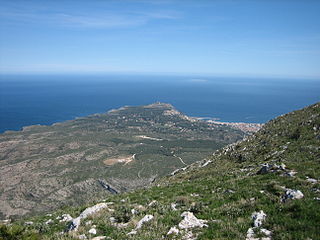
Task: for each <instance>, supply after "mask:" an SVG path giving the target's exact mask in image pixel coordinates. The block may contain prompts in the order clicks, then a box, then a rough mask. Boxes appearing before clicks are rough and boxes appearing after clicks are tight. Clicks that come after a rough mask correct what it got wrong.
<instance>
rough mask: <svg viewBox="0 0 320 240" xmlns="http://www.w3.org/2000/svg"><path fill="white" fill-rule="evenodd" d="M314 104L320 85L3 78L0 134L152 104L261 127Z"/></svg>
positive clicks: (84, 77) (268, 81)
mask: <svg viewBox="0 0 320 240" xmlns="http://www.w3.org/2000/svg"><path fill="white" fill-rule="evenodd" d="M318 101H320V79H318V80H317V79H280V78H254V77H250V78H248V77H247V78H245V77H238V78H237V77H206V76H194V75H192V76H188V75H185V76H182V75H179V76H167V75H137V74H109V75H70V74H69V75H59V74H55V75H40V74H37V75H31V74H29V75H4V74H2V75H0V133H2V132H5V131H7V130H21V129H22V127H23V126H29V125H36V124H41V125H50V124H53V123H56V122H61V121H65V120H71V119H75V118H76V117H82V116H87V115H90V114H94V113H103V112H106V111H108V110H111V109H115V108H119V107H122V106H125V105H129V106H130V105H146V104H150V103H154V102H165V103H170V104H172V105H173V106H174V107H175V108H177V109H178V110H179V111H181V112H183V113H185V114H186V115H188V116H193V117H203V118H211V119H215V120H220V121H224V122H247V123H251V122H252V123H265V122H267V121H269V120H270V119H272V118H274V117H276V116H279V115H282V114H284V113H287V112H290V111H293V110H296V109H300V108H303V107H305V106H307V105H310V104H313V103H316V102H318Z"/></svg>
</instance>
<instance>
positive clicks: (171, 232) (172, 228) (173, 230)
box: [167, 227, 179, 235]
mask: <svg viewBox="0 0 320 240" xmlns="http://www.w3.org/2000/svg"><path fill="white" fill-rule="evenodd" d="M171 234H179V229H178V228H176V227H171V228H170V230H169V231H168V233H167V235H171Z"/></svg>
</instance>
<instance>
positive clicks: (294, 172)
mask: <svg viewBox="0 0 320 240" xmlns="http://www.w3.org/2000/svg"><path fill="white" fill-rule="evenodd" d="M284 174H285V175H287V176H289V177H294V175H296V174H297V172H296V171H294V170H290V171H287V172H285V173H284Z"/></svg>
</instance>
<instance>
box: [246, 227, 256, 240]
mask: <svg viewBox="0 0 320 240" xmlns="http://www.w3.org/2000/svg"><path fill="white" fill-rule="evenodd" d="M253 239H255V233H254V231H253V228H249V229H248V231H247V236H246V240H253Z"/></svg>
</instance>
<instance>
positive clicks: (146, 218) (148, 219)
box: [128, 215, 153, 235]
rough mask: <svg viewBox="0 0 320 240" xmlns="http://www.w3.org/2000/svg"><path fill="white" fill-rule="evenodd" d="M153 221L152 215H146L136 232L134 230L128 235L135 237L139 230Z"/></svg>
mask: <svg viewBox="0 0 320 240" xmlns="http://www.w3.org/2000/svg"><path fill="white" fill-rule="evenodd" d="M152 219H153V216H152V215H146V216H144V217H143V218H142V219H141V220H140V221H139V222H138V224H137V226H136V228H135V229H134V230H132V231H131V232H129V233H128V235H135V234H137V230H139V229H140V228H141V227H142V225H143V224H145V223H146V222H149V221H151V220H152Z"/></svg>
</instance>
